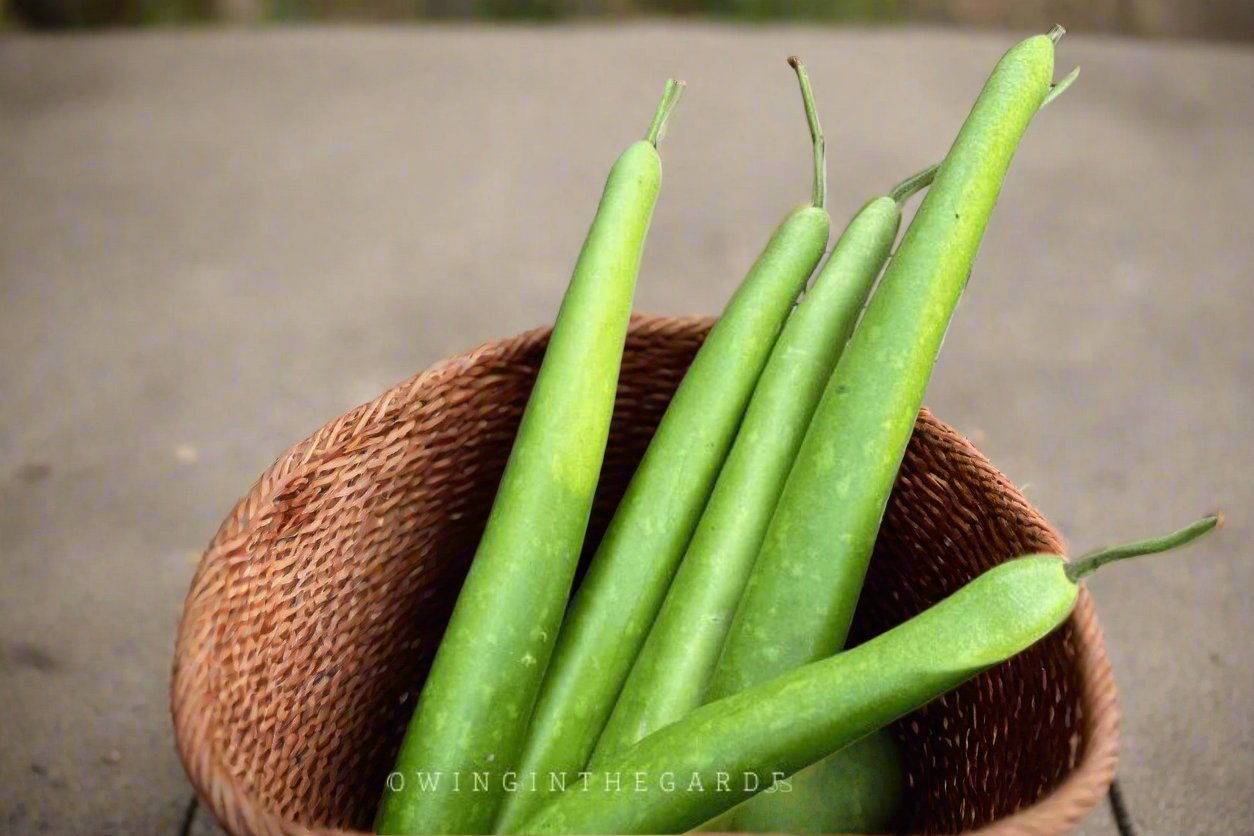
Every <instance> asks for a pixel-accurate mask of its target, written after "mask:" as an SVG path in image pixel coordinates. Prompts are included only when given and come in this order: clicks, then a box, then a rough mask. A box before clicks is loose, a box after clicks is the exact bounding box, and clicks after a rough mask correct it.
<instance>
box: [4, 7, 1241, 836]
mask: <svg viewBox="0 0 1254 836" xmlns="http://www.w3.org/2000/svg"><path fill="white" fill-rule="evenodd" d="M1015 37H1016V36H1013V35H1011V34H981V35H978V36H976V35H967V34H957V33H949V32H945V33H943V32H937V31H926V30H878V31H877V30H867V31H861V30H839V31H833V30H825V29H801V28H769V29H763V30H753V29H749V28H730V27H727V28H715V27H691V26H674V25H663V24H653V25H639V26H628V27H617V28H615V29H613V30H610V29H600V28H570V29H565V28H541V29H486V28H485V29H480V28H446V29H441V28H420V29H391V30H382V29H346V30H316V29H314V30H286V31H277V30H262V31H203V32H194V33H193V32H187V33H169V34H165V33H163V34H144V35H122V34H110V35H102V36H96V37H58V38H27V37H19V36H12V35H10V36H5V37H3V38H0V161H2V162H0V287H2V288H3V303H2V304H0V570H2V571H0V651H2V654H3V655H2V657H0V736H2V737H3V743H2V744H0V831H3V832H6V833H15V834H27V833H42V832H52V833H83V834H106V833H154V834H173V833H174V832H175V831H176V829H177V828H178V826H179V821H180V817H181V815H182V812H183V810H184V808H185V806H186V804H187V801H188V799H189V797H190V787H189V785H188V783H187V781H186V779H185V777H184V775H183V772H182V769H181V768H180V766H179V764H178V761H177V759H176V757H175V754H174V747H173V741H172V734H171V728H170V721H169V715H168V711H167V687H168V676H169V670H170V661H171V650H172V643H173V635H174V629H175V624H176V622H177V620H178V617H179V611H180V607H181V605H182V600H183V595H184V593H185V591H186V588H187V584H188V581H189V579H190V577H191V574H192V571H193V566H194V563H195V561H196V558H197V554H198V551H199V550H200V549H201V548H203V546H204V544H205V543H206V542H207V541H208V539H209V537H210V536H211V534H212V533H213V531H214V529H215V528H216V526H217V523H218V522H219V520H220V519H221V518H222V517H223V516H224V515H225V513H226V512H227V510H228V508H229V507H230V506H231V504H232V502H233V500H234V499H235V498H236V497H238V496H239V495H240V494H242V493H243V492H244V491H245V490H246V489H247V488H248V486H249V485H250V483H251V481H252V480H253V478H254V477H255V476H256V475H257V474H258V473H259V472H260V471H261V470H262V469H263V468H265V467H266V466H267V465H268V464H269V463H270V462H271V461H272V460H273V459H274V458H275V456H277V455H278V453H279V452H281V451H282V450H283V449H284V448H285V447H286V446H287V445H288V444H290V443H291V442H294V441H296V440H298V439H300V438H302V437H304V436H305V435H307V434H308V433H309V432H310V431H312V430H313V429H315V428H316V427H318V426H319V425H320V424H322V423H323V422H324V421H326V420H327V419H329V418H331V417H333V416H335V415H337V414H338V413H340V412H342V411H344V410H345V409H347V408H348V407H350V406H353V405H354V404H357V403H358V402H361V401H363V400H367V399H369V398H371V397H373V396H374V395H375V394H377V393H378V392H380V391H381V390H382V389H384V388H385V387H387V386H388V385H390V384H391V383H393V382H395V381H396V380H398V379H400V378H403V377H405V376H407V375H409V374H411V373H412V372H414V371H416V370H418V369H420V368H422V367H423V366H425V365H426V364H428V363H430V362H432V361H433V360H436V359H437V358H439V357H442V356H444V355H447V354H450V353H452V352H456V351H459V350H461V349H464V348H467V347H469V346H473V345H475V344H477V343H479V342H481V341H483V340H486V339H489V338H491V337H495V336H499V335H506V334H511V333H514V332H517V331H520V330H522V329H525V328H528V327H531V326H533V325H537V324H539V323H543V322H547V321H550V320H551V318H552V316H553V313H554V310H555V308H556V305H557V303H558V300H559V298H560V294H561V291H562V288H563V286H564V284H565V281H566V279H567V277H568V275H569V269H570V266H571V264H572V261H573V258H574V255H575V253H576V251H577V248H578V245H579V243H580V240H581V237H582V235H583V233H584V230H585V228H586V224H587V222H588V220H589V218H590V216H591V212H592V210H593V208H594V206H595V202H596V199H597V195H598V194H599V189H600V185H601V182H602V179H603V177H604V175H605V171H606V169H607V167H608V165H609V163H610V162H611V161H612V160H613V158H614V156H615V155H616V153H617V152H618V151H619V150H620V149H621V148H622V147H623V146H624V144H625V143H626V142H627V141H629V140H631V139H634V138H635V137H636V136H638V135H640V134H641V133H642V132H643V131H644V128H645V126H646V123H647V122H648V119H649V117H650V116H651V114H652V111H653V107H654V103H655V101H656V98H657V95H658V93H659V91H660V90H661V86H662V81H663V79H664V78H665V77H666V75H668V74H676V75H679V76H681V77H684V78H686V79H687V80H688V82H689V91H688V95H687V97H686V98H685V100H684V102H683V104H682V105H681V108H680V110H679V112H678V113H677V115H676V117H675V119H674V123H673V125H672V129H671V131H670V136H669V137H668V138H667V140H666V143H665V145H664V148H663V156H664V159H665V165H666V184H665V187H664V190H663V194H662V198H661V202H660V205H659V207H658V210H657V214H656V217H655V221H654V229H653V233H652V236H651V238H650V241H649V247H648V252H647V256H646V258H645V263H644V267H643V271H642V274H641V280H640V289H639V294H638V307H639V308H640V309H642V310H647V311H657V312H674V313H681V312H684V313H686V312H694V311H701V312H715V311H717V310H718V309H719V307H720V305H721V303H722V302H723V300H724V299H725V298H726V297H727V295H728V294H729V293H730V292H731V290H732V288H733V287H734V286H735V283H736V281H737V280H738V279H739V277H740V276H741V275H742V273H743V271H744V269H745V267H746V266H747V265H748V263H749V262H750V261H751V260H752V258H753V257H754V255H755V254H756V252H757V251H758V249H759V248H760V246H761V245H762V243H763V241H764V239H765V236H766V235H767V233H768V232H769V230H770V229H771V228H772V226H773V225H774V224H775V223H776V222H777V221H778V220H779V219H780V217H781V216H782V215H783V214H784V213H785V212H786V211H787V210H788V209H790V208H791V207H792V206H793V205H794V204H796V203H798V202H800V201H802V200H804V199H805V198H806V197H807V195H808V190H809V173H808V172H809V169H808V166H809V161H808V153H809V152H808V143H807V140H806V137H805V128H804V124H803V121H802V117H801V109H800V106H799V103H798V100H797V98H798V97H797V94H796V90H795V87H794V82H793V79H792V76H791V74H790V73H789V71H788V68H787V67H786V66H785V64H784V57H785V56H786V55H788V54H790V53H794V52H795V53H799V54H800V55H802V56H804V57H805V58H806V59H807V60H808V62H809V65H810V67H811V72H812V75H813V78H814V84H815V87H816V89H817V91H818V96H819V100H820V106H821V108H822V113H823V116H824V121H825V125H826V127H827V130H828V147H829V149H830V153H831V165H830V170H831V192H832V209H833V214H834V215H836V216H837V217H838V218H844V217H847V216H848V215H849V214H850V213H851V212H852V211H853V210H854V209H855V208H856V207H857V206H859V205H860V203H861V202H862V201H863V200H865V199H866V198H868V197H870V196H872V195H875V194H879V193H882V192H883V190H885V189H886V188H887V187H888V186H889V185H890V184H892V183H893V182H894V181H895V180H896V179H898V178H900V177H902V176H904V175H905V174H908V173H909V172H911V171H914V170H915V169H918V168H921V167H922V166H924V165H926V164H928V163H930V162H932V161H934V160H936V159H938V158H939V157H941V156H942V155H943V153H944V152H945V150H946V148H947V147H948V143H949V140H950V138H951V137H952V136H953V134H954V132H955V130H956V129H957V127H958V126H959V124H960V123H961V121H962V119H963V117H964V116H965V114H966V112H967V110H968V108H969V106H970V104H971V101H972V100H973V98H974V96H975V94H976V93H977V92H978V90H979V87H980V84H981V82H982V80H983V78H984V76H985V75H986V73H987V72H988V70H989V69H990V67H991V66H992V64H993V63H994V61H995V60H996V59H997V57H998V56H999V55H1000V54H1001V52H1002V51H1003V50H1004V49H1005V48H1006V47H1007V46H1008V45H1009V44H1011V43H1012V42H1013V41H1014V40H1015ZM1077 63H1078V64H1081V65H1083V67H1084V75H1083V77H1082V78H1081V79H1080V81H1079V83H1078V84H1077V85H1076V86H1075V87H1074V88H1072V90H1071V92H1069V93H1068V94H1067V95H1066V96H1065V97H1063V98H1062V99H1060V100H1059V101H1058V102H1057V103H1056V104H1055V105H1052V106H1051V107H1050V108H1049V109H1048V110H1047V111H1046V112H1045V113H1043V114H1042V115H1041V117H1040V118H1039V120H1038V121H1037V122H1036V123H1035V124H1034V125H1033V126H1032V128H1031V130H1030V132H1029V134H1028V136H1027V138H1026V140H1025V142H1024V143H1023V146H1022V148H1021V150H1020V152H1019V154H1018V156H1017V158H1016V160H1015V164H1014V167H1013V169H1012V171H1011V174H1010V177H1009V180H1008V182H1007V184H1006V187H1005V190H1004V193H1003V196H1002V200H1001V204H1000V206H999V208H998V211H997V214H996V216H995V217H994V219H993V222H992V224H991V226H990V229H989V232H988V236H987V238H986V241H985V244H984V247H983V252H982V253H981V256H980V259H979V262H978V264H977V266H976V268H975V272H974V275H973V279H972V282H971V284H970V287H969V289H968V292H967V298H966V299H965V300H964V302H963V305H962V307H961V310H960V311H959V313H958V315H957V318H956V323H955V327H954V328H953V329H952V332H951V334H950V336H949V340H948V342H947V344H946V346H945V351H944V354H943V356H942V359H941V361H940V364H939V366H938V368H937V371H936V376H935V379H934V381H933V384H932V387H931V390H930V392H929V395H928V402H929V403H930V405H931V406H932V407H933V408H934V409H935V411H936V412H937V413H938V414H940V415H941V416H942V417H944V418H946V419H948V420H949V421H950V422H952V423H953V424H955V425H956V426H957V427H958V428H959V429H960V430H962V431H963V432H965V433H967V434H968V435H969V436H970V437H971V438H972V439H973V440H975V441H976V443H977V444H978V445H979V446H980V447H982V448H983V449H984V450H985V451H986V452H987V453H988V455H989V456H990V458H992V460H993V461H994V462H995V463H996V464H998V465H999V466H1000V467H1002V468H1003V469H1004V470H1005V472H1006V473H1007V474H1008V475H1009V476H1010V477H1011V478H1012V479H1013V480H1015V481H1016V482H1018V483H1019V484H1020V485H1023V486H1024V488H1025V490H1026V492H1027V495H1028V496H1029V497H1030V498H1031V499H1032V500H1033V501H1034V502H1036V503H1037V504H1038V505H1039V507H1040V508H1042V509H1043V510H1044V512H1045V513H1046V514H1047V515H1048V516H1049V517H1050V518H1051V519H1052V520H1053V521H1054V522H1055V523H1056V524H1057V525H1058V526H1059V527H1060V529H1061V530H1062V531H1063V532H1065V534H1066V535H1067V536H1068V538H1069V539H1070V541H1071V542H1072V543H1073V544H1074V545H1075V546H1076V547H1077V548H1080V549H1082V548H1085V547H1089V546H1093V545H1095V544H1101V543H1105V542H1108V541H1113V540H1117V539H1120V538H1131V537H1136V536H1141V535H1146V534H1150V533H1157V532H1159V531H1162V530H1164V529H1166V528H1168V527H1174V526H1176V525H1178V524H1182V523H1184V522H1186V521H1188V520H1190V519H1192V518H1193V517H1194V516H1196V515H1198V514H1199V513H1201V512H1205V511H1208V510H1210V509H1212V508H1216V507H1219V508H1223V509H1225V510H1226V511H1228V513H1229V517H1230V525H1229V527H1228V529H1227V530H1226V531H1225V532H1223V533H1222V534H1220V535H1219V536H1217V537H1215V538H1214V539H1212V540H1209V541H1207V542H1206V543H1205V544H1204V545H1202V546H1199V547H1198V548H1197V549H1196V550H1194V551H1193V552H1192V553H1191V554H1189V555H1187V556H1179V557H1175V558H1162V559H1158V560H1147V561H1145V562H1143V563H1142V564H1140V565H1138V566H1128V567H1124V568H1122V569H1119V570H1113V571H1110V572H1109V573H1107V574H1105V575H1103V576H1101V577H1099V578H1098V579H1096V580H1094V581H1093V584H1092V587H1093V589H1094V590H1095V596H1096V600H1097V603H1098V609H1099V612H1100V613H1101V616H1102V619H1103V623H1104V626H1105V629H1106V636H1107V646H1108V648H1109V651H1110V654H1111V657H1112V661H1113V664H1114V669H1115V672H1116V677H1117V679H1118V682H1119V685H1120V688H1121V697H1122V705H1123V710H1124V712H1125V725H1124V750H1123V760H1122V763H1121V768H1120V772H1121V775H1122V776H1123V781H1124V785H1125V790H1126V794H1127V797H1128V801H1129V804H1130V806H1131V808H1132V811H1133V814H1134V817H1135V819H1136V821H1137V823H1138V824H1139V825H1140V827H1141V829H1142V831H1143V832H1145V833H1157V834H1180V833H1233V832H1238V831H1242V830H1243V831H1245V832H1249V827H1250V823H1251V821H1254V801H1252V797H1254V792H1252V790H1254V785H1252V783H1251V777H1252V776H1254V724H1252V722H1251V709H1250V706H1251V705H1252V704H1254V676H1252V675H1251V663H1252V662H1254V658H1252V655H1251V651H1250V649H1249V647H1250V646H1249V637H1250V635H1251V634H1254V614H1252V613H1251V604H1250V598H1249V595H1250V589H1251V586H1252V585H1254V568H1252V565H1254V564H1252V563H1251V561H1250V559H1249V557H1248V547H1247V544H1248V543H1249V542H1250V541H1251V539H1252V538H1254V523H1252V522H1251V515H1252V514H1254V474H1252V470H1251V468H1252V467H1254V434H1252V433H1251V432H1250V416H1251V414H1254V336H1251V331H1252V330H1254V276H1252V275H1251V269H1250V265H1251V261H1252V259H1251V257H1252V256H1254V243H1252V240H1254V239H1252V237H1251V234H1250V218H1251V217H1252V216H1254V194H1252V193H1251V189H1250V186H1251V184H1252V183H1254V156H1252V155H1251V150H1250V149H1251V148H1254V52H1251V51H1250V50H1249V49H1248V48H1236V47H1216V46H1202V45H1194V44H1172V43H1136V42H1131V41H1126V40H1103V39H1096V38H1086V37H1084V36H1082V35H1081V36H1069V37H1068V38H1066V39H1065V40H1064V41H1063V44H1062V46H1061V49H1060V57H1059V70H1060V74H1061V72H1063V71H1066V70H1069V69H1070V68H1071V67H1072V66H1073V65H1075V64H1077ZM198 828H199V829H200V831H201V832H206V833H208V832H211V829H212V828H211V826H210V825H209V824H208V823H207V822H204V821H201V822H200V823H199V824H198ZM1084 832H1085V833H1089V834H1108V833H1111V832H1112V826H1111V823H1110V819H1109V815H1108V813H1107V811H1106V810H1105V809H1104V808H1099V809H1098V811H1097V812H1095V813H1094V814H1093V815H1092V816H1091V817H1090V818H1089V820H1088V821H1087V822H1086V824H1085V826H1084Z"/></svg>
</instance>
